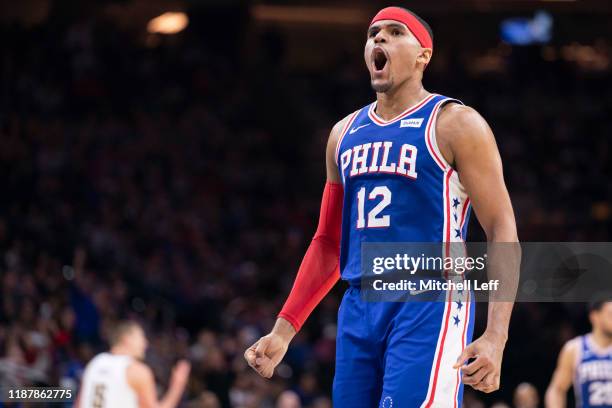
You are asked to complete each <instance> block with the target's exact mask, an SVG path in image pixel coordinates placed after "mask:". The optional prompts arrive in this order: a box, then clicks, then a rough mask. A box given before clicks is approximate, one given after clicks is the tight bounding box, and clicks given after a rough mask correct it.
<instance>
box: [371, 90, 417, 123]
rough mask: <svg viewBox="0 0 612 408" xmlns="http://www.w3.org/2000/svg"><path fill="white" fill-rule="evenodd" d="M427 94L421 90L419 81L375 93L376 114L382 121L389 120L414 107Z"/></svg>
mask: <svg viewBox="0 0 612 408" xmlns="http://www.w3.org/2000/svg"><path fill="white" fill-rule="evenodd" d="M427 95H429V92H427V91H426V90H425V88H423V84H422V83H421V81H410V80H408V81H406V82H404V83H403V84H401V85H400V86H398V87H397V88H395V89H390V90H389V91H387V92H377V93H376V114H377V115H378V116H380V117H381V118H382V119H384V120H390V119H393V118H394V117H396V116H397V115H399V114H400V113H402V112H403V111H405V110H406V108H408V107H410V106H413V105H416V104H417V103H418V102H419V101H421V100H422V99H423V98H425V97H427Z"/></svg>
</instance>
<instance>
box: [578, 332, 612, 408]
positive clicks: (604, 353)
mask: <svg viewBox="0 0 612 408" xmlns="http://www.w3.org/2000/svg"><path fill="white" fill-rule="evenodd" d="M578 341H579V342H580V346H579V350H580V351H579V353H578V361H577V364H576V373H575V376H574V394H575V396H576V405H577V406H578V407H581V408H591V407H597V408H612V347H608V348H607V349H601V348H600V347H597V346H596V345H595V344H593V341H592V339H591V336H589V335H586V336H580V337H579V338H578Z"/></svg>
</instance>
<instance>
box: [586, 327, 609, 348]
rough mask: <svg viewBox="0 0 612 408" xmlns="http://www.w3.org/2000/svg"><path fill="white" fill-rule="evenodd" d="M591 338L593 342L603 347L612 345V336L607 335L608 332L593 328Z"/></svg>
mask: <svg viewBox="0 0 612 408" xmlns="http://www.w3.org/2000/svg"><path fill="white" fill-rule="evenodd" d="M591 339H593V342H594V343H595V344H596V345H597V346H599V347H601V348H604V349H605V348H608V347H610V346H612V337H610V336H607V335H606V333H604V332H602V331H601V330H593V334H592V336H591Z"/></svg>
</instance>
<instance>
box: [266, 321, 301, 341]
mask: <svg viewBox="0 0 612 408" xmlns="http://www.w3.org/2000/svg"><path fill="white" fill-rule="evenodd" d="M272 333H274V334H276V335H278V336H280V337H281V338H282V339H283V340H284V341H285V342H287V343H289V342H291V340H293V337H294V336H295V335H296V333H297V331H296V330H295V327H294V326H293V325H292V324H291V323H290V322H289V321H288V320H286V319H285V318H283V317H279V318H278V319H276V323H275V324H274V327H273V328H272Z"/></svg>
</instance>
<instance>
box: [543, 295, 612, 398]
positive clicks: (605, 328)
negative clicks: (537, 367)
mask: <svg viewBox="0 0 612 408" xmlns="http://www.w3.org/2000/svg"><path fill="white" fill-rule="evenodd" d="M589 319H590V320H591V324H592V325H593V331H592V332H591V333H589V334H586V335H584V336H578V337H576V338H575V339H572V340H570V341H568V342H567V343H566V344H565V346H564V347H563V350H561V354H560V355H559V362H558V364H557V369H556V370H555V373H554V374H553V378H552V381H551V382H550V386H549V387H548V390H547V391H546V407H547V408H564V407H565V405H566V394H567V391H568V390H569V388H570V386H571V385H572V383H573V384H574V396H575V399H576V406H577V407H580V408H594V407H597V408H612V301H607V302H593V303H592V304H591V312H590V313H589Z"/></svg>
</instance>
